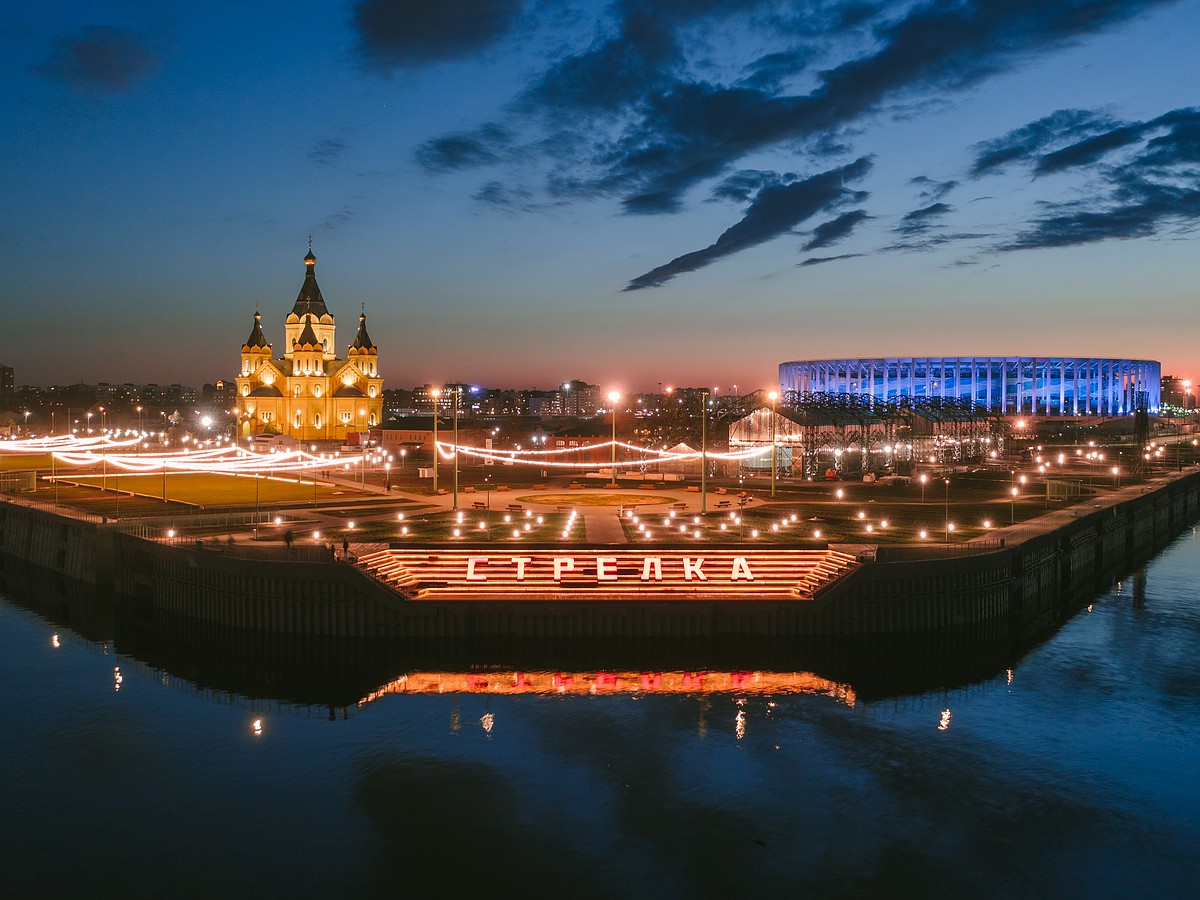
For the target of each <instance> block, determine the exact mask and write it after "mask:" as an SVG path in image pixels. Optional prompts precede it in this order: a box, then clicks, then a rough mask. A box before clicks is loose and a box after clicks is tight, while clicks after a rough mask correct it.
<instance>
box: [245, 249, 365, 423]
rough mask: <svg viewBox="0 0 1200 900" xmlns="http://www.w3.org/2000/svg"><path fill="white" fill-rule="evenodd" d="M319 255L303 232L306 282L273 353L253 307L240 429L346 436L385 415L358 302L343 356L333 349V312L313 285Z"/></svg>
mask: <svg viewBox="0 0 1200 900" xmlns="http://www.w3.org/2000/svg"><path fill="white" fill-rule="evenodd" d="M316 267H317V258H316V257H315V256H313V252H312V239H311V238H309V246H308V255H307V256H305V257H304V284H302V285H301V286H300V293H299V295H298V296H297V297H296V303H295V305H294V306H293V307H292V311H291V312H290V313H288V317H287V319H286V320H285V322H284V352H283V355H282V356H280V357H278V358H276V357H275V356H274V354H273V353H272V349H271V345H270V344H269V343H267V339H266V337H265V336H264V335H263V330H262V316H261V315H260V314H259V312H258V310H257V309H256V310H255V311H254V327H253V328H252V329H251V331H250V337H248V338H247V339H246V343H245V344H243V345H242V368H241V375H239V376H238V378H237V398H238V399H237V402H238V410H237V414H238V425H239V434H240V435H241V436H242V437H247V436H250V435H257V434H283V435H288V436H290V437H294V438H296V439H297V440H298V441H301V442H304V441H338V442H344V441H345V440H346V438H347V436H348V435H349V434H351V433H352V432H365V431H368V430H370V429H371V428H373V427H375V426H377V425H378V424H379V423H380V421H381V419H382V416H383V379H382V378H380V377H379V368H378V363H379V351H378V350H377V349H376V347H375V345H374V344H372V343H371V338H370V337H369V336H368V335H367V316H366V310H365V308H364V310H363V313H362V315H360V316H359V317H358V334H356V335H355V337H354V343H352V344H351V345H350V347H349V349H348V350H347V351H346V358H345V359H339V358H338V355H337V352H336V350H335V347H336V346H337V345H336V342H335V340H334V321H333V316H332V315H331V314H330V312H329V310H328V309H327V308H326V306H325V298H324V297H322V296H321V289H320V287H318V286H317V276H316Z"/></svg>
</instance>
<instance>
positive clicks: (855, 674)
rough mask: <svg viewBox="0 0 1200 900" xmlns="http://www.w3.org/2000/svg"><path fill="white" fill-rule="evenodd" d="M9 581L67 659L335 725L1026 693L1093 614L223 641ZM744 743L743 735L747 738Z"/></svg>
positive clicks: (240, 635)
mask: <svg viewBox="0 0 1200 900" xmlns="http://www.w3.org/2000/svg"><path fill="white" fill-rule="evenodd" d="M0 576H2V577H3V582H2V588H3V593H4V595H5V596H6V597H7V599H8V602H10V603H13V604H15V605H18V606H23V607H25V608H27V609H30V610H32V611H34V612H36V613H37V614H39V615H41V616H43V617H44V618H46V619H47V620H49V622H50V623H52V626H53V632H52V635H51V644H52V646H53V647H55V648H58V647H59V646H61V644H62V641H63V640H64V637H63V635H64V633H68V634H71V635H73V637H74V639H75V640H81V641H83V642H84V643H86V644H88V645H90V646H92V647H94V648H96V649H98V650H99V652H100V653H102V654H104V655H107V654H108V652H109V649H110V646H111V647H112V648H113V649H114V650H115V652H117V653H119V654H121V655H122V656H123V657H125V659H126V663H125V664H126V665H127V667H128V666H129V665H132V666H133V667H135V668H137V669H139V670H141V671H142V672H143V674H147V675H151V676H152V677H154V678H156V679H157V680H158V681H159V683H160V684H161V685H162V686H164V687H167V686H170V687H184V688H185V689H192V690H199V691H200V692H202V693H204V694H206V695H208V696H211V697H213V698H214V699H217V700H219V701H221V702H230V703H239V704H240V703H246V704H249V705H252V706H253V705H255V704H257V703H261V702H268V703H274V704H280V705H282V706H283V707H284V708H291V709H293V710H303V711H306V712H307V713H308V714H310V715H311V714H312V713H313V712H314V711H317V710H323V711H324V712H322V715H327V717H328V718H329V719H331V720H338V719H345V718H347V717H348V716H349V715H351V714H352V713H353V712H355V711H357V710H360V709H362V708H363V707H365V706H367V705H369V704H370V703H372V702H374V701H376V700H378V699H380V698H382V697H385V696H390V695H398V694H408V695H416V694H483V695H587V696H602V695H609V694H626V695H631V696H648V695H658V694H685V695H686V694H704V695H720V694H738V695H742V696H754V695H759V696H768V695H770V696H780V695H787V694H813V695H822V696H826V697H830V698H832V699H834V700H835V701H837V702H839V703H842V704H845V705H846V706H848V707H851V708H853V707H854V706H855V705H856V704H857V703H859V702H861V701H863V700H878V699H885V698H888V697H897V696H905V695H912V694H920V693H923V692H927V691H945V690H949V689H954V688H960V687H963V686H965V685H970V684H975V683H980V682H986V681H988V680H989V679H991V678H993V677H995V676H997V675H999V674H1001V673H1003V675H1004V677H1005V679H1006V681H1007V683H1008V684H1009V685H1011V684H1012V681H1013V669H1014V667H1015V665H1016V663H1017V661H1018V660H1020V658H1021V657H1022V656H1023V655H1024V654H1025V653H1026V652H1028V651H1029V649H1030V648H1032V647H1035V646H1037V645H1038V644H1039V643H1041V642H1042V641H1044V640H1045V639H1046V638H1047V637H1049V636H1050V635H1052V634H1053V633H1054V631H1055V630H1056V629H1057V628H1058V627H1059V626H1060V625H1061V624H1062V623H1063V622H1064V621H1066V620H1067V619H1069V618H1070V617H1071V616H1072V615H1074V614H1075V613H1076V612H1077V611H1078V610H1079V609H1080V608H1082V607H1083V606H1085V605H1086V607H1087V608H1088V610H1089V611H1090V610H1091V609H1092V606H1091V604H1090V603H1089V602H1088V601H1090V599H1091V597H1087V596H1080V597H1073V598H1072V597H1067V598H1062V600H1061V602H1060V603H1059V604H1058V605H1057V606H1055V607H1053V608H1051V609H1050V610H1048V611H1047V612H1046V614H1045V615H1044V616H1043V617H1042V619H1040V620H1039V621H1036V622H1024V623H1022V624H1020V625H1019V626H1010V625H1008V624H1007V623H1002V622H998V623H990V624H988V625H986V626H983V627H977V628H964V629H958V630H947V631H943V632H939V633H937V634H933V635H926V634H913V635H887V636H877V637H858V638H838V637H822V638H809V639H797V638H789V639H786V640H781V639H770V638H746V639H729V638H720V639H713V640H703V639H692V640H666V639H609V640H595V639H592V640H582V639H580V640H569V639H567V640H563V639H558V640H555V641H554V642H545V641H538V640H518V639H499V638H483V639H462V640H458V641H450V640H439V641H412V640H410V641H396V640H391V641H389V640H359V639H345V638H343V639H339V638H317V637H308V636H296V635H272V634H258V633H252V632H242V631H236V630H232V629H223V628H220V627H216V626H213V625H210V624H207V623H201V622H195V621H192V620H188V619H183V618H179V617H175V616H172V615H170V614H167V613H164V612H163V611H161V610H156V609H154V608H152V607H151V606H150V605H149V604H146V603H140V602H137V601H132V600H128V599H123V598H117V597H112V596H105V595H97V594H96V593H95V592H94V591H91V590H89V589H88V588H87V587H86V586H84V585H80V584H78V583H75V582H71V581H68V580H67V579H64V578H62V577H60V576H57V575H54V574H53V573H49V572H46V571H45V570H41V569H38V568H37V567H34V566H30V565H28V564H26V563H23V562H21V561H18V560H13V559H11V558H5V559H3V563H2V566H0ZM1133 583H1134V597H1135V604H1136V605H1139V606H1140V605H1144V602H1145V595H1146V578H1145V573H1144V571H1139V572H1138V573H1137V574H1135V575H1134V577H1133ZM1109 585H1111V582H1109ZM1109 585H1105V587H1107V586H1109ZM1119 585H1120V583H1119V582H1118V590H1119ZM123 679H124V675H123V673H122V671H121V668H120V667H115V668H114V670H113V687H114V691H118V692H119V691H120V690H121V685H122V682H123ZM943 719H944V720H943V722H942V724H941V725H939V728H940V729H941V730H945V729H946V728H947V727H948V722H949V719H948V714H947V715H946V716H944V717H943ZM257 727H258V728H261V722H260V723H259V726H257ZM702 727H703V724H702ZM744 728H745V722H744V720H743V721H741V722H740V723H739V725H738V730H739V733H744ZM489 730H490V729H489ZM257 733H259V731H258V730H256V734H257Z"/></svg>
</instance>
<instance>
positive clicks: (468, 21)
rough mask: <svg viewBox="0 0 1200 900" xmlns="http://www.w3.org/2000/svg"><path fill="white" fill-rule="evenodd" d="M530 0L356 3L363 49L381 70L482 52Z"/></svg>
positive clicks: (367, 59)
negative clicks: (525, 1)
mask: <svg viewBox="0 0 1200 900" xmlns="http://www.w3.org/2000/svg"><path fill="white" fill-rule="evenodd" d="M523 5H524V0H452V2H444V3H436V2H434V3H431V2H429V0H364V2H362V3H359V4H358V5H357V6H355V8H354V13H353V16H352V19H351V23H352V26H353V28H354V30H355V31H356V32H357V35H358V47H357V49H358V53H359V55H360V56H361V57H362V59H363V60H364V61H365V62H366V63H367V64H368V65H370V66H372V67H374V68H379V69H391V68H411V67H416V66H422V65H426V64H428V63H434V62H439V61H441V60H447V59H461V58H463V57H467V56H470V55H471V54H473V53H477V52H478V51H480V50H482V49H483V48H484V47H486V46H488V45H489V44H491V43H492V42H494V41H496V40H497V39H498V38H500V37H503V36H504V35H505V34H507V33H508V31H509V30H510V28H511V27H512V25H513V23H514V21H515V20H516V19H517V16H518V15H519V14H520V12H521V9H522V7H523Z"/></svg>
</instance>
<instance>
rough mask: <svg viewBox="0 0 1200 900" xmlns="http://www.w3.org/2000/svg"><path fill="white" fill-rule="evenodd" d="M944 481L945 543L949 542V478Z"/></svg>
mask: <svg viewBox="0 0 1200 900" xmlns="http://www.w3.org/2000/svg"><path fill="white" fill-rule="evenodd" d="M945 481H946V543H947V544H949V543H950V479H949V478H947V479H945Z"/></svg>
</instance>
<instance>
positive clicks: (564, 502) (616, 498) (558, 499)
mask: <svg viewBox="0 0 1200 900" xmlns="http://www.w3.org/2000/svg"><path fill="white" fill-rule="evenodd" d="M513 499H514V500H515V501H516V502H518V503H551V504H553V505H555V506H654V505H656V504H660V505H661V504H663V503H671V502H672V501H673V500H674V499H675V498H674V497H664V496H655V495H654V494H651V493H645V494H622V493H620V492H618V491H606V492H605V493H603V494H593V493H585V492H584V491H569V492H568V493H565V494H526V495H525V496H523V497H515V498H513ZM492 502H493V503H495V502H496V501H495V500H493V501H492Z"/></svg>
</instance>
